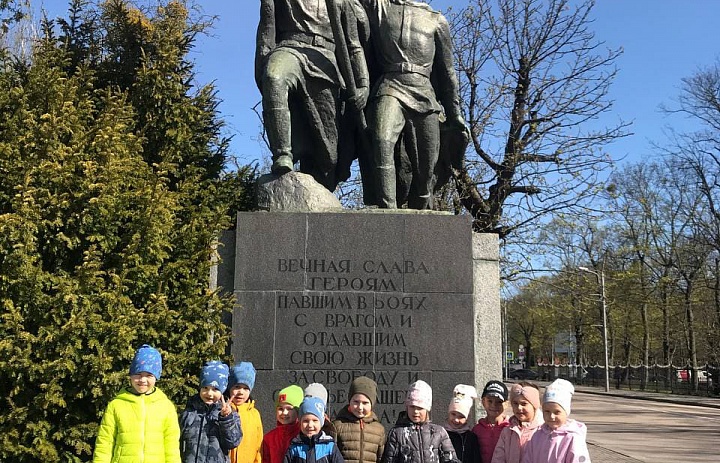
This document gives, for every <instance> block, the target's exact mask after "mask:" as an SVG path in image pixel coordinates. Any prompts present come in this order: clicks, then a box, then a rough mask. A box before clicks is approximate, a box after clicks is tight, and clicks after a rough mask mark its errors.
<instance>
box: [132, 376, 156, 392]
mask: <svg viewBox="0 0 720 463" xmlns="http://www.w3.org/2000/svg"><path fill="white" fill-rule="evenodd" d="M155 381H157V380H156V379H155V376H153V375H151V374H150V373H148V372H145V371H143V372H140V373H138V374H136V375H130V385H131V386H132V388H133V389H135V392H137V393H138V394H147V393H148V392H152V390H153V389H154V388H155Z"/></svg>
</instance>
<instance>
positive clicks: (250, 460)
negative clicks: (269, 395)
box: [229, 400, 263, 463]
mask: <svg viewBox="0 0 720 463" xmlns="http://www.w3.org/2000/svg"><path fill="white" fill-rule="evenodd" d="M231 406H232V408H233V410H235V411H236V412H237V413H238V415H239V416H240V423H241V424H242V434H243V436H242V441H241V442H240V445H238V446H237V447H235V448H234V449H232V450H230V455H229V457H230V463H261V461H262V458H261V453H260V447H261V446H262V440H263V427H262V420H261V419H260V412H258V409H257V408H255V401H254V400H249V401H247V402H245V403H244V404H240V405H239V406H237V407H236V406H235V405H234V404H231Z"/></svg>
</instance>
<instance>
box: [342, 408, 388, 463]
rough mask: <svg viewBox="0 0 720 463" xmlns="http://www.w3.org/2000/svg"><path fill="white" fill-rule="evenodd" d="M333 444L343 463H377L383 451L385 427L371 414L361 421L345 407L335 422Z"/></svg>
mask: <svg viewBox="0 0 720 463" xmlns="http://www.w3.org/2000/svg"><path fill="white" fill-rule="evenodd" d="M333 425H334V426H335V442H337V446H338V448H339V449H340V453H342V456H343V458H344V459H345V463H378V462H379V461H380V458H382V454H383V451H384V450H385V426H383V425H382V423H380V420H378V417H377V415H376V414H375V413H374V412H373V413H371V414H370V416H366V417H364V418H363V419H362V420H361V419H360V418H358V417H357V416H355V415H353V414H352V413H351V412H350V410H348V409H347V407H345V408H343V409H342V410H340V412H339V413H338V415H337V418H336V419H335V421H333Z"/></svg>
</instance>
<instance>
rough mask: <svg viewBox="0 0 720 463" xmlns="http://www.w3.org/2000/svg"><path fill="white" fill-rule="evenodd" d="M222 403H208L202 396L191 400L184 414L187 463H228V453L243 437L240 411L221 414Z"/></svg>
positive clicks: (182, 425)
mask: <svg viewBox="0 0 720 463" xmlns="http://www.w3.org/2000/svg"><path fill="white" fill-rule="evenodd" d="M221 408H222V404H221V403H220V402H215V403H213V404H206V403H205V402H203V401H202V399H201V398H200V395H194V396H192V397H190V400H188V403H187V407H186V408H185V411H183V412H182V413H181V414H180V432H181V433H182V440H181V443H180V448H181V451H182V461H183V463H227V462H229V461H230V460H229V459H228V452H230V449H233V448H235V447H237V446H238V445H239V444H240V442H241V440H242V435H243V434H242V429H241V427H240V418H239V417H238V414H237V412H234V411H233V412H232V413H230V414H229V415H228V416H225V417H223V416H220V409H221Z"/></svg>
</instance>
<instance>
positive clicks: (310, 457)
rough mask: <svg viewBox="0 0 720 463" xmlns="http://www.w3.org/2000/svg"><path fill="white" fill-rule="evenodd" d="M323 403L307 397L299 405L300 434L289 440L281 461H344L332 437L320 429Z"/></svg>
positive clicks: (323, 462) (317, 398)
mask: <svg viewBox="0 0 720 463" xmlns="http://www.w3.org/2000/svg"><path fill="white" fill-rule="evenodd" d="M324 421H325V403H324V402H323V401H322V399H321V398H319V397H307V398H306V399H305V400H303V402H302V404H301V405H300V434H299V435H298V436H295V437H294V438H293V439H292V441H290V447H289V448H288V451H287V453H286V454H285V458H284V459H283V463H344V462H343V458H342V455H341V454H340V451H339V450H338V448H337V445H335V441H334V440H333V438H332V437H330V436H328V435H327V434H325V433H324V432H323V430H322V427H323V424H325V423H324Z"/></svg>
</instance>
